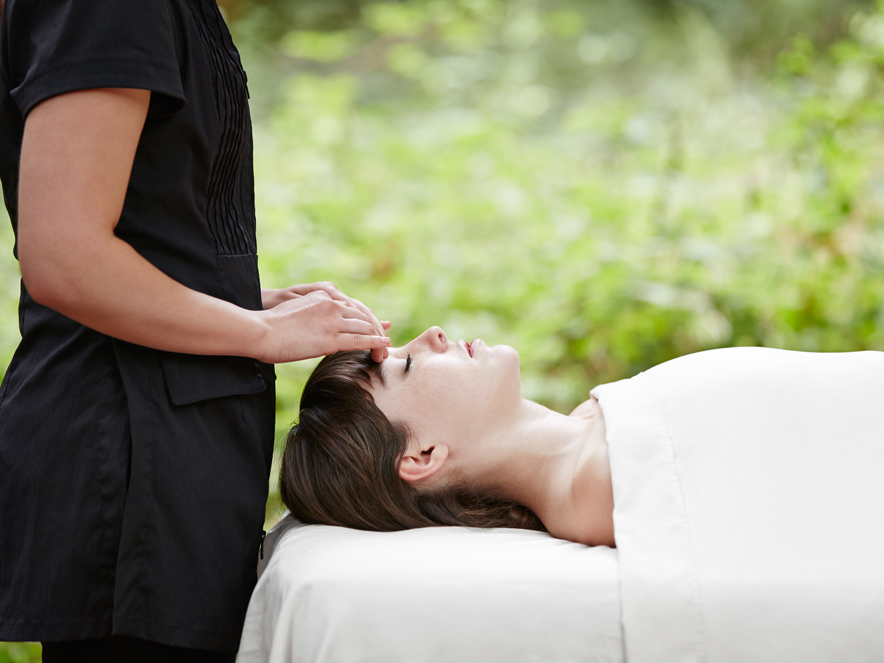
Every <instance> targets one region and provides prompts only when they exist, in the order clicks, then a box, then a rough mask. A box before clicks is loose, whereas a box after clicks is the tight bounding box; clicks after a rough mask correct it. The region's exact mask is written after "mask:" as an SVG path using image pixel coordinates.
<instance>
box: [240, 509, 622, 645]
mask: <svg viewBox="0 0 884 663" xmlns="http://www.w3.org/2000/svg"><path fill="white" fill-rule="evenodd" d="M280 532H282V536H280V537H279V539H278V542H277V543H276V544H275V546H274V545H273V539H274V537H276V535H278V534H279V533H280ZM271 547H272V555H271V556H270V558H269V562H268V563H267V565H266V569H265V570H264V572H263V573H262V575H261V577H260V579H259V581H258V585H257V587H256V588H255V592H254V594H253V596H252V600H251V603H250V604H249V610H248V615H247V617H246V624H245V630H244V632H243V638H242V643H241V645H240V653H239V658H238V659H237V660H238V661H240V663H251V662H258V661H262V662H263V661H271V662H272V663H282V662H284V661H285V662H292V663H298V662H301V661H310V662H312V663H325V662H332V661H334V662H335V663H341V662H347V661H362V662H367V661H377V662H379V663H393V662H395V661H415V662H419V661H428V662H429V661H432V662H433V663H445V662H451V663H470V662H473V661H475V662H478V663H495V662H497V661H499V662H501V663H518V662H526V663H527V662H537V663H541V662H543V663H547V662H550V661H561V662H568V661H574V662H576V661H593V662H598V663H621V662H622V661H623V648H622V636H621V631H620V601H619V589H618V581H619V577H618V563H617V552H616V551H615V550H612V549H609V548H606V547H599V548H588V547H586V546H583V545H579V544H575V543H569V542H566V541H560V540H556V539H553V538H551V537H550V536H548V535H547V534H543V533H540V532H530V531H525V530H507V529H496V530H471V529H463V528H448V527H446V528H429V529H418V530H410V531H405V532H395V533H383V534H380V533H373V532H362V531H357V530H350V529H345V528H340V527H326V526H315V525H309V526H305V525H300V524H298V523H295V522H294V521H292V520H291V518H288V520H287V521H285V522H283V523H282V524H281V526H280V528H278V529H277V530H276V531H275V532H273V533H272V536H271V535H268V542H267V544H266V545H265V557H266V555H267V552H268V549H269V548H271Z"/></svg>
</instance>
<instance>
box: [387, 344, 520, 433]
mask: <svg viewBox="0 0 884 663" xmlns="http://www.w3.org/2000/svg"><path fill="white" fill-rule="evenodd" d="M380 369H381V371H382V374H383V377H384V384H383V385H382V384H378V383H374V384H373V385H372V387H371V393H372V396H373V397H374V400H375V403H376V404H377V406H378V407H379V408H380V409H381V411H382V412H383V413H384V415H386V417H387V418H388V419H390V420H391V421H401V422H404V423H405V424H406V425H408V427H409V429H410V430H411V433H412V434H413V435H414V436H415V437H416V438H418V439H419V440H424V441H430V442H431V443H433V442H445V443H449V442H450V441H451V440H454V439H457V440H459V441H462V442H467V441H469V440H470V439H475V437H476V436H477V435H481V434H483V433H485V432H488V430H489V429H490V428H493V426H494V425H495V424H497V423H498V422H500V421H506V420H507V419H508V417H509V416H510V415H511V414H512V412H513V411H514V408H515V407H517V405H518V403H519V402H520V399H521V392H520V382H519V354H518V353H517V352H516V351H515V349H513V348H511V347H509V346H507V345H495V346H491V347H489V346H487V345H485V343H484V342H482V341H481V340H479V339H476V340H475V341H473V342H472V343H466V342H465V341H462V340H461V341H457V342H456V343H455V342H452V341H450V340H449V339H448V337H447V336H446V335H445V332H443V331H442V330H441V329H440V328H439V327H430V328H429V329H428V330H427V331H425V332H424V333H423V334H421V335H420V336H418V337H417V338H416V339H414V340H413V341H411V342H410V343H408V344H407V345H404V346H402V347H400V348H392V349H391V350H390V356H389V357H388V358H387V359H386V360H384V362H383V363H382V364H381V365H380Z"/></svg>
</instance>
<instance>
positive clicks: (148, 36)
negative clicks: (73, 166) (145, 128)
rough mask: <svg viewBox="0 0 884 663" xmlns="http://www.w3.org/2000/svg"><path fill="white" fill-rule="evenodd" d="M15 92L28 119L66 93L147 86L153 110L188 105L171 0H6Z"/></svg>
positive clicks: (177, 22)
mask: <svg viewBox="0 0 884 663" xmlns="http://www.w3.org/2000/svg"><path fill="white" fill-rule="evenodd" d="M6 4H7V7H6V11H7V16H6V17H5V19H6V21H5V23H6V26H5V28H6V30H7V38H8V50H7V54H8V57H9V73H10V75H11V77H12V81H11V83H12V85H11V86H10V88H11V89H10V93H11V95H12V98H13V100H14V101H15V103H16V105H17V106H18V108H19V110H20V112H21V114H22V116H23V117H25V116H27V114H28V113H29V112H30V111H31V109H32V108H33V107H34V106H36V105H37V104H39V103H40V102H41V101H44V100H45V99H48V98H49V97H53V96H56V95H59V94H63V93H65V92H72V91H74V90H86V89H92V88H105V87H123V88H137V89H145V90H150V91H151V92H154V93H157V94H152V95H151V109H150V112H151V114H154V115H155V114H165V113H170V112H175V111H177V110H179V109H180V108H181V107H183V105H184V103H185V97H184V90H183V86H182V81H181V67H180V65H179V55H180V53H179V51H180V49H181V45H180V43H179V41H180V39H179V34H180V17H179V16H178V15H177V14H176V11H175V9H173V7H172V6H171V4H170V2H168V0H18V1H17V2H16V1H15V0H7V3H6Z"/></svg>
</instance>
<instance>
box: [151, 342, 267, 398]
mask: <svg viewBox="0 0 884 663" xmlns="http://www.w3.org/2000/svg"><path fill="white" fill-rule="evenodd" d="M160 365H161V366H162V367H163V376H164V377H165V379H166V388H167V389H168V391H169V398H171V399H172V402H173V403H174V404H175V405H189V404H191V403H196V402H198V401H205V400H208V399H210V398H222V397H224V396H238V395H247V394H258V393H261V392H262V391H264V390H265V389H267V381H266V380H265V379H264V376H263V375H262V371H261V365H260V364H259V362H258V361H256V360H254V359H249V358H248V357H211V356H203V355H186V354H174V353H164V354H163V355H162V356H161V357H160Z"/></svg>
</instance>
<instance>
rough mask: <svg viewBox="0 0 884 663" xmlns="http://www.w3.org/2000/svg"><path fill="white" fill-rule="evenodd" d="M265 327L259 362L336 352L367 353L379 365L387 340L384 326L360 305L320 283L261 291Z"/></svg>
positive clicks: (332, 285) (385, 351)
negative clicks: (352, 351)
mask: <svg viewBox="0 0 884 663" xmlns="http://www.w3.org/2000/svg"><path fill="white" fill-rule="evenodd" d="M261 299H262V303H263V306H264V309H265V311H264V313H265V316H264V317H265V322H267V324H268V325H269V328H270V331H269V334H268V338H267V341H266V343H265V345H266V346H267V347H266V351H265V352H264V353H262V354H264V355H265V356H264V357H263V358H264V360H265V361H269V362H274V363H278V362H284V361H294V360H297V359H308V358H310V357H318V356H321V355H325V354H331V353H332V352H336V351H338V350H369V349H370V350H371V356H372V359H374V360H375V361H376V362H381V361H383V360H384V359H385V358H386V357H387V355H388V350H387V348H388V347H389V345H390V340H389V339H388V338H387V336H386V330H387V329H389V328H390V323H389V322H381V321H380V320H378V319H377V316H375V314H374V313H373V312H372V310H371V309H370V308H368V307H367V306H366V305H365V304H363V303H362V302H360V301H359V300H358V299H353V298H352V297H348V296H347V295H345V294H344V293H343V292H341V291H340V290H339V289H338V288H337V287H335V285H334V284H333V283H330V282H328V281H322V282H319V283H310V284H305V285H295V286H291V287H288V288H282V289H278V290H277V289H262V291H261Z"/></svg>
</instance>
